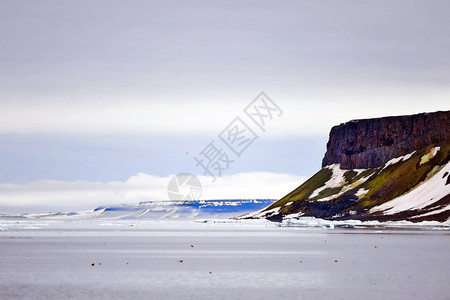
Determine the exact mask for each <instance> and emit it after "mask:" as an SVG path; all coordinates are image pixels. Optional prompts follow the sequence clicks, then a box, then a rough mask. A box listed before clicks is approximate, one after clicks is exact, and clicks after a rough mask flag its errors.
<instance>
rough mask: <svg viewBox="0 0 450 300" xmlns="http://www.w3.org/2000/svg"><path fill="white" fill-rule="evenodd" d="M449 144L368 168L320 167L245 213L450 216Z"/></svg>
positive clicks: (259, 215) (392, 217)
mask: <svg viewBox="0 0 450 300" xmlns="http://www.w3.org/2000/svg"><path fill="white" fill-rule="evenodd" d="M449 157H450V145H449V144H448V143H442V144H439V145H430V146H427V147H424V148H421V149H418V150H415V151H412V152H411V153H409V154H407V155H404V156H401V157H396V158H393V159H391V160H389V161H388V162H387V163H386V164H385V165H383V166H381V167H378V168H371V169H354V170H348V169H347V170H344V169H342V168H341V167H340V165H339V164H333V165H329V166H326V167H324V168H323V169H322V170H321V171H319V172H318V173H316V174H315V175H314V176H313V177H311V178H310V179H309V180H307V181H306V182H305V183H304V184H302V185H301V186H300V187H298V188H297V189H295V190H294V191H292V192H291V193H289V194H288V195H286V196H285V197H283V198H282V199H280V200H279V201H277V202H275V203H274V204H272V205H271V206H269V207H267V208H265V209H261V210H259V211H257V212H254V213H251V214H248V215H246V216H244V218H268V219H271V220H277V221H281V220H283V219H289V218H298V217H300V216H310V217H317V218H323V219H328V220H345V219H359V220H379V221H400V220H408V221H412V222H420V221H439V222H444V221H447V220H448V219H449V218H450V164H449Z"/></svg>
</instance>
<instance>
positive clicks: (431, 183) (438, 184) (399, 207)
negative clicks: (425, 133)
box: [369, 163, 450, 215]
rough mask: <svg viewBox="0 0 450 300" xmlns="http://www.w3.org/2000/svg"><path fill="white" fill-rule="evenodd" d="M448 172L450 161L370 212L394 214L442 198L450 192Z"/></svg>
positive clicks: (420, 206) (419, 207) (420, 207)
mask: <svg viewBox="0 0 450 300" xmlns="http://www.w3.org/2000/svg"><path fill="white" fill-rule="evenodd" d="M446 172H447V173H450V163H447V164H446V165H445V166H444V167H443V168H442V169H441V170H440V171H439V172H438V173H437V174H435V175H434V176H433V177H431V178H429V179H427V180H425V181H424V182H421V183H420V184H419V185H418V186H417V187H416V188H414V189H413V190H411V191H409V192H408V193H406V194H403V195H402V196H400V197H398V198H395V199H393V200H391V201H389V202H386V203H383V204H382V205H379V206H375V207H373V208H372V209H371V210H370V211H369V212H370V213H374V212H384V214H386V215H392V214H396V213H399V212H402V211H406V210H417V209H422V208H424V207H426V206H428V205H430V204H433V203H435V202H437V201H439V200H441V199H442V198H444V197H445V196H446V195H448V194H449V193H450V185H446V180H447V176H449V175H447V176H444V174H445V173H446ZM447 207H448V206H447ZM449 209H450V208H449Z"/></svg>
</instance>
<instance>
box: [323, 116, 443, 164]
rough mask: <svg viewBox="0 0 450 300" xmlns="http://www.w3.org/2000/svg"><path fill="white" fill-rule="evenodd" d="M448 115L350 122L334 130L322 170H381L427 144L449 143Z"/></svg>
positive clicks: (331, 133) (335, 127)
mask: <svg viewBox="0 0 450 300" xmlns="http://www.w3.org/2000/svg"><path fill="white" fill-rule="evenodd" d="M449 125H450V111H438V112H434V113H422V114H417V115H410V116H397V117H384V118H378V119H364V120H353V121H350V122H347V123H344V124H340V125H338V126H334V127H333V128H332V129H331V132H330V138H329V140H328V143H327V152H326V153H325V157H324V158H323V161H322V167H325V166H328V165H332V164H340V166H341V168H342V169H366V168H375V167H379V166H383V165H384V164H385V163H386V162H388V161H389V160H390V159H392V158H394V157H399V156H403V155H405V154H408V153H410V152H411V151H414V150H416V149H419V148H421V147H424V146H426V145H430V144H436V143H441V142H446V141H449V140H450V131H449V130H450V129H449V128H450V126H449Z"/></svg>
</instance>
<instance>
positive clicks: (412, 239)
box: [0, 219, 450, 300]
mask: <svg viewBox="0 0 450 300" xmlns="http://www.w3.org/2000/svg"><path fill="white" fill-rule="evenodd" d="M285 225H286V224H285ZM359 225H361V224H359ZM333 227H334V226H332V227H330V226H328V228H333ZM357 227H364V226H357ZM0 228H2V229H3V230H2V231H0V299H247V300H249V299H435V300H436V299H449V297H450V288H449V286H450V276H449V270H450V251H449V249H450V231H449V230H448V227H435V228H433V227H432V226H429V227H426V228H425V227H422V228H425V229H420V228H409V227H406V228H405V227H401V226H399V227H396V228H390V229H386V228H384V227H382V226H377V225H373V226H369V227H366V228H337V227H336V228H335V229H324V228H321V227H283V226H279V225H277V224H275V223H270V222H267V221H261V220H254V221H231V220H229V221H227V220H221V221H220V220H218V221H207V222H205V223H199V222H194V221H148V220H145V221H144V220H109V221H108V220H78V221H73V220H72V221H67V220H66V221H64V220H12V219H11V220H0Z"/></svg>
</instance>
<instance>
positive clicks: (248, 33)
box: [0, 0, 450, 207]
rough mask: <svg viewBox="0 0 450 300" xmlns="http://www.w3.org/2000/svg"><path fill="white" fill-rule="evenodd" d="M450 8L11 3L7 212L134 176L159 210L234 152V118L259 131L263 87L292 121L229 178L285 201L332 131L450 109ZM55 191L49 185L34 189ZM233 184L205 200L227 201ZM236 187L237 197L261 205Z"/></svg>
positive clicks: (5, 6) (1, 89) (3, 78)
mask: <svg viewBox="0 0 450 300" xmlns="http://www.w3.org/2000/svg"><path fill="white" fill-rule="evenodd" d="M449 11H450V2H449V1H445V0H443V1H332V0H326V1H325V0H323V1H320V0H319V1H158V2H157V1H2V2H1V3H0V36H1V39H0V165H1V168H0V183H1V184H0V207H2V206H14V205H19V204H22V205H25V203H26V205H29V206H30V207H31V206H39V205H40V204H42V205H44V204H46V200H45V199H50V198H52V197H53V198H54V199H56V198H58V197H60V195H61V194H62V193H66V194H67V193H68V192H67V191H66V190H64V189H61V188H59V187H58V188H57V187H56V186H57V185H58V184H59V185H61V186H68V185H71V187H70V189H68V191H70V190H73V189H74V186H73V184H76V182H77V181H80V180H81V181H83V182H84V185H80V187H79V189H80V190H83V188H84V187H86V186H90V185H89V184H90V183H94V182H101V183H102V184H103V183H104V184H103V188H104V189H105V190H108V189H110V190H109V191H114V189H115V188H116V187H117V186H115V187H111V186H108V182H111V181H114V182H122V184H126V182H128V181H129V180H130V179H131V178H135V176H137V174H138V173H140V172H142V173H144V174H147V175H148V176H149V177H146V178H153V177H152V176H155V177H154V178H159V179H158V180H159V181H158V180H156V179H155V180H154V181H155V182H156V181H158V182H161V184H160V185H159V186H157V187H153V188H152V189H153V190H152V191H153V192H152V193H150V194H148V197H150V198H152V197H153V198H155V199H161V198H164V197H165V188H166V187H165V185H166V184H165V183H164V182H166V181H167V180H168V178H170V176H171V175H173V174H177V173H181V172H190V173H194V174H196V175H202V174H203V170H202V169H201V168H199V167H196V165H195V161H194V157H195V156H198V155H199V153H200V152H201V151H202V150H203V149H204V148H205V147H206V146H207V145H208V144H209V143H210V142H211V141H213V142H215V143H217V145H220V146H221V147H223V151H225V149H227V148H226V146H224V145H223V144H220V142H221V141H220V138H219V134H220V133H221V132H222V131H223V130H224V129H225V128H227V126H228V125H229V124H230V122H232V121H233V120H234V119H235V118H236V117H241V118H242V120H243V121H244V122H246V123H247V125H248V126H255V124H254V123H252V122H251V121H250V120H249V119H248V118H247V119H246V115H245V113H244V108H245V107H246V106H247V105H248V104H249V103H250V102H251V101H253V100H254V99H255V97H256V96H258V95H259V93H260V92H261V91H264V92H265V93H266V94H267V96H269V97H270V99H272V100H273V102H274V103H275V104H276V105H277V106H278V107H279V108H280V109H281V110H282V112H283V113H282V114H281V116H279V117H278V115H277V117H274V118H273V120H270V122H268V123H267V128H266V129H267V130H265V131H258V128H256V127H255V128H256V129H255V133H256V134H257V135H258V139H257V140H256V141H255V142H254V143H252V144H251V145H250V146H249V147H248V148H246V150H245V152H244V153H243V154H242V155H241V156H240V157H235V161H234V162H233V163H232V164H231V165H230V167H229V169H228V170H226V172H224V174H226V175H227V176H229V177H227V178H228V179H227V180H231V179H230V178H232V177H233V176H243V175H242V174H247V173H250V172H258V173H257V174H259V175H258V176H262V177H261V178H264V180H268V181H270V178H274V179H273V182H274V184H273V190H272V191H273V192H272V194H270V196H271V197H281V196H283V195H284V194H286V193H288V192H289V190H286V185H285V184H287V182H288V181H289V183H288V185H289V186H294V187H295V186H296V185H297V183H298V184H299V183H301V182H300V179H302V178H303V179H304V178H306V176H309V175H312V174H313V173H315V172H316V171H318V170H319V169H320V166H321V159H322V157H323V155H324V152H325V144H326V141H327V137H328V133H329V130H330V128H331V127H332V126H333V125H337V124H339V123H342V122H345V121H348V120H350V119H357V118H369V117H380V116H386V115H402V114H412V113H419V112H425V111H436V110H448V109H450V105H449V103H450V101H449V96H450V18H448V12H449ZM253 129H254V128H253ZM228 150H229V149H228ZM239 174H240V175H239ZM252 174H253V175H254V176H255V178H256V175H255V173H252ZM280 174H281V175H282V176H287V177H280V176H281V175H280ZM271 176H272V177H271ZM236 178H249V177H248V176H247V177H245V176H244V177H236ZM277 178H278V179H279V178H285V180H284V183H283V181H282V180H278V181H277ZM287 178H289V179H287ZM303 179H302V180H303ZM45 180H47V181H45ZM48 180H52V181H51V182H54V181H56V182H57V183H54V184H55V189H53V190H52V188H45V189H43V188H41V187H39V182H41V183H42V182H45V184H46V187H47V186H48V184H49V182H50V181H48ZM247 180H248V179H247ZM264 180H263V179H262V182H263V181H264ZM36 181H37V182H38V183H36ZM229 182H236V181H233V180H231V181H226V180H225V179H223V182H221V181H220V180H218V181H217V182H216V183H215V184H216V185H215V188H214V191H215V192H214V193H213V192H211V193H205V195H208V197H216V198H223V197H221V196H222V195H226V191H227V190H229V189H230V187H229V185H228V183H229ZM264 182H265V181H264ZM66 183H67V184H68V185H66ZM36 186H38V187H37V188H36ZM51 186H52V185H50V187H51ZM242 186H245V183H244V182H242V180H241V182H239V183H238V184H236V186H234V187H233V190H234V192H235V193H236V194H237V195H236V197H239V195H240V193H239V191H242V192H241V194H242V195H245V197H264V195H261V190H260V189H258V186H257V185H255V186H254V187H253V192H252V191H251V190H249V186H247V189H246V190H245V191H244V190H243V189H242ZM12 187H14V188H13V190H14V191H15V192H14V193H16V194H14V195H16V196H17V195H19V194H20V195H21V196H20V197H19V196H17V197H13V196H11V193H13V191H12V190H11V189H12ZM31 187H33V188H31ZM221 187H222V188H221ZM35 189H37V190H46V191H47V192H48V193H51V194H45V196H44V197H36V190H35ZM149 189H150V187H149ZM212 190H213V188H211V191H212ZM26 191H28V192H26ZM56 191H58V192H56ZM161 191H162V192H161ZM266 194H269V193H268V192H266ZM51 195H53V196H51ZM233 197H234V196H233ZM82 198H83V199H85V198H86V197H84V196H82V195H80V196H78V199H80V200H79V201H80V202H83V201H82V200H81V199H82ZM11 199H14V200H11ZM74 199H75V198H73V197H72V198H71V200H70V201H69V200H67V201H66V203H65V204H67V203H69V204H70V203H71V204H74V203H75V202H76V201H77V200H76V199H75V200H74ZM137 199H138V198H136V199H134V198H132V199H127V201H128V202H130V201H131V202H133V201H134V200H137ZM101 200H102V201H106V200H105V199H101ZM52 201H54V200H52ZM114 201H120V198H118V199H115V200H114ZM97 202H101V201H100V200H98V201H97ZM52 203H53V202H52ZM91 203H92V205H94V203H95V200H92V201H91V202H89V203H88V204H89V205H91ZM86 205H87V204H86Z"/></svg>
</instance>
